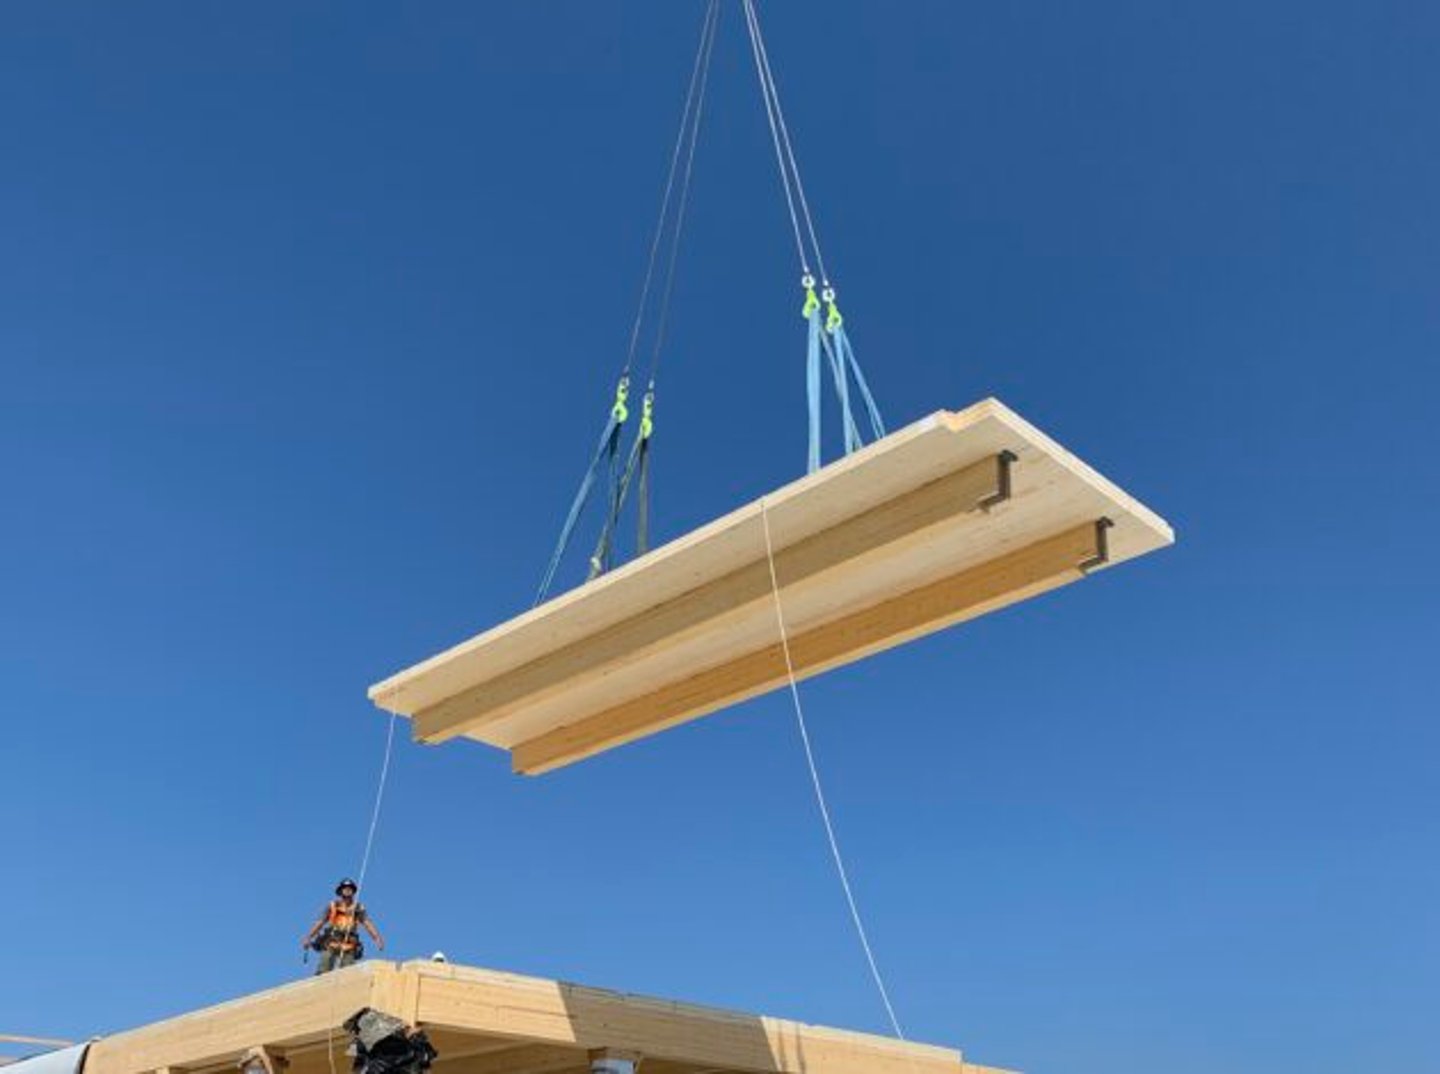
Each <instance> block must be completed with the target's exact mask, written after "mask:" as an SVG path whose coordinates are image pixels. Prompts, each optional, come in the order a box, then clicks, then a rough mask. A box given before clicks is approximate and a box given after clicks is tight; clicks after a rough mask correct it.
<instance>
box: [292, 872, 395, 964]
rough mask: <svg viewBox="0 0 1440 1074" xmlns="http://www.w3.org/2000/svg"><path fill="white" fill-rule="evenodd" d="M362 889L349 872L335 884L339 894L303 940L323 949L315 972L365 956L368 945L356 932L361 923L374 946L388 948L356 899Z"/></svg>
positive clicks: (303, 943) (312, 947) (309, 946)
mask: <svg viewBox="0 0 1440 1074" xmlns="http://www.w3.org/2000/svg"><path fill="white" fill-rule="evenodd" d="M359 890H360V889H359V887H358V886H356V884H355V881H353V880H351V879H350V878H349V877H348V876H347V877H346V878H345V879H344V880H342V881H340V883H338V884H336V885H335V896H336V897H335V898H334V899H331V900H330V902H328V903H327V904H326V905H325V908H324V909H323V910H321V911H320V919H319V920H318V921H316V922H315V924H314V925H312V926H311V927H310V931H309V932H307V933H306V934H305V938H304V939H303V940H301V941H300V946H301V947H302V948H304V949H306V950H309V951H318V952H319V953H320V964H319V965H318V966H316V967H315V974H316V976H319V975H320V974H322V973H329V972H330V971H331V970H338V969H339V968H340V967H341V966H348V965H350V964H351V963H352V962H358V961H359V960H360V959H362V958H364V957H365V947H364V945H363V944H362V943H361V942H360V937H359V936H358V935H357V933H358V932H359V931H360V928H361V927H362V926H363V927H364V929H365V931H366V932H368V933H369V934H370V938H371V939H372V940H374V941H375V946H376V947H378V948H379V949H380V950H381V951H383V950H385V941H384V940H383V939H381V937H380V931H379V930H378V929H377V928H376V927H375V922H373V921H371V920H370V915H369V913H367V912H366V910H365V907H363V906H361V905H360V904H359V903H358V902H356V901H355V895H356V893H357V892H358V891H359Z"/></svg>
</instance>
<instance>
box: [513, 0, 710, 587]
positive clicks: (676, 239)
mask: <svg viewBox="0 0 1440 1074" xmlns="http://www.w3.org/2000/svg"><path fill="white" fill-rule="evenodd" d="M719 18H720V0H709V2H708V4H707V5H706V8H705V17H704V19H703V21H702V22H701V27H700V40H699V43H698V44H697V46H696V49H695V59H694V62H693V63H692V65H691V70H690V82H689V85H688V87H687V89H686V93H685V105H684V108H683V109H682V110H681V116H680V129H679V132H678V133H677V134H676V137H675V144H674V146H673V148H672V149H671V152H670V164H669V169H668V173H667V175H666V179H665V187H664V190H663V193H662V194H661V198H660V211H659V213H658V217H657V220H656V223H655V232H654V234H653V236H652V237H651V240H650V252H649V256H648V258H647V260H646V265H645V275H644V278H643V281H642V283H641V287H640V300H639V302H638V303H637V305H636V310H635V320H634V322H633V323H632V325H631V329H630V342H629V346H628V348H627V350H626V355H625V363H624V365H623V366H622V368H621V370H620V376H619V379H618V381H617V382H616V385H615V397H614V401H613V403H612V404H611V407H610V413H609V416H608V417H607V419H606V422H605V427H604V429H603V430H602V431H601V434H600V439H599V442H598V443H597V444H596V447H595V452H594V455H593V456H592V457H591V460H590V465H589V467H588V468H587V469H586V471H585V475H584V477H583V478H582V479H581V481H580V487H579V488H578V489H577V490H576V492H575V496H574V498H573V499H572V500H571V502H570V509H569V511H568V512H567V514H566V516H565V522H564V524H563V525H562V526H561V528H560V536H559V538H558V539H557V541H556V542H555V549H554V552H553V553H552V554H551V556H550V562H549V564H548V565H547V566H546V569H545V573H544V575H543V576H542V577H541V580H540V585H539V588H538V589H537V590H536V594H535V601H534V603H535V605H536V606H538V605H539V604H540V603H541V602H542V601H544V600H545V598H546V597H547V596H548V595H549V592H550V586H551V584H552V583H553V582H554V580H555V574H556V572H557V571H558V570H559V568H560V562H561V560H562V559H563V558H564V556H565V551H566V549H567V548H569V546H570V540H571V537H572V536H573V534H574V532H575V527H576V525H577V524H578V523H579V520H580V515H581V513H582V512H583V511H584V509H585V505H586V504H587V503H588V502H589V499H590V495H591V492H592V491H593V489H594V485H595V481H596V478H597V477H598V476H599V475H600V474H601V473H602V472H605V471H606V470H607V469H608V472H609V481H608V484H609V487H610V496H609V503H608V506H607V514H606V519H607V521H606V524H605V526H604V528H603V529H602V531H601V536H600V540H599V541H597V543H596V548H595V552H594V553H593V554H592V556H591V558H590V577H592V578H593V577H594V576H595V575H597V574H599V573H601V572H603V571H604V570H606V569H608V567H609V559H610V541H611V537H610V533H611V531H613V529H614V526H615V523H616V521H617V520H618V516H619V514H620V511H621V509H622V508H623V507H624V504H625V498H626V496H627V495H628V492H629V487H630V482H631V479H632V477H633V476H634V475H637V474H638V476H639V496H640V498H641V499H642V501H643V500H644V499H646V498H647V497H648V495H649V451H650V445H649V441H650V438H651V435H652V433H653V431H654V422H653V410H654V403H655V377H656V373H657V371H658V368H659V364H660V354H661V350H662V347H663V345H664V335H665V325H666V322H667V320H668V316H669V307H670V295H671V292H672V290H673V287H674V282H675V266H676V261H677V258H678V255H679V250H680V236H681V233H682V225H683V222H684V214H685V210H686V208H687V206H688V204H689V192H690V178H691V174H692V171H693V166H694V161H695V145H696V142H697V140H698V138H699V133H700V117H701V114H702V110H703V104H704V99H705V90H706V87H707V85H708V82H709V75H710V56H711V53H712V51H713V49H714V45H715V32H716V26H717V24H718V22H719ZM687 146H688V149H687ZM682 160H683V162H684V167H683V168H682V167H681V164H682ZM677 179H678V180H679V184H680V186H679V194H678V198H677V197H676V181H677ZM672 203H673V204H675V205H676V208H675V211H674V212H673V213H672V211H671V205H672ZM667 225H668V230H669V233H670V236H671V242H670V253H669V257H668V263H667V267H666V271H665V279H664V284H663V287H662V288H661V291H660V295H661V298H660V313H659V323H658V326H657V329H656V335H655V343H654V348H653V350H652V352H651V358H650V370H649V380H648V383H647V387H646V391H645V398H644V405H643V410H642V419H641V423H640V428H639V430H638V432H637V435H636V439H635V442H634V444H633V445H632V447H631V451H630V455H629V457H628V458H627V459H626V461H625V463H624V465H623V467H622V466H621V464H620V440H621V437H622V435H623V432H624V426H625V423H626V422H627V421H628V420H629V416H630V409H629V403H630V372H631V368H632V366H633V365H634V362H635V357H636V355H637V353H638V352H639V348H640V339H641V335H642V331H641V330H642V328H643V325H644V322H645V314H646V311H647V310H648V309H649V308H650V295H651V291H652V288H653V285H654V282H655V269H656V265H657V264H658V262H659V257H660V249H661V246H662V243H663V240H664V237H665V235H666V233H667ZM637 513H638V516H639V517H638V520H637V545H639V546H640V547H641V550H642V551H643V550H644V546H645V545H646V544H648V541H649V533H648V530H649V510H648V505H647V504H646V503H644V502H642V503H641V505H640V507H639V510H638V512H637Z"/></svg>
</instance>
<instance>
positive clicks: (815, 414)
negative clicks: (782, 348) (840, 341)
mask: <svg viewBox="0 0 1440 1074" xmlns="http://www.w3.org/2000/svg"><path fill="white" fill-rule="evenodd" d="M805 320H806V321H808V322H809V325H810V328H809V333H810V334H809V341H808V343H807V345H806V348H805V399H806V402H807V403H808V404H809V406H810V453H809V455H808V457H807V461H806V472H807V473H811V474H813V473H814V472H815V471H816V470H818V469H820V339H821V332H820V307H819V304H818V303H817V304H816V306H815V308H814V309H812V310H811V311H810V312H809V313H808V314H806V315H805Z"/></svg>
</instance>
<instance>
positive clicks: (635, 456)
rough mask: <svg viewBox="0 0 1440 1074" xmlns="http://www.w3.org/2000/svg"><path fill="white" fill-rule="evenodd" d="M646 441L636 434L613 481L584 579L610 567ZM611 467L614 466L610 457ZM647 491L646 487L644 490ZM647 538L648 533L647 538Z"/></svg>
mask: <svg viewBox="0 0 1440 1074" xmlns="http://www.w3.org/2000/svg"><path fill="white" fill-rule="evenodd" d="M647 445H648V441H647V440H646V438H644V437H639V436H637V437H636V438H635V440H634V442H633V443H632V444H631V445H630V455H629V457H628V458H627V459H626V460H625V469H624V470H623V471H621V472H620V476H619V478H618V479H617V480H616V481H615V483H614V488H613V490H612V492H611V496H610V513H609V514H608V515H607V516H606V518H605V526H604V528H603V529H601V531H600V537H599V539H598V540H597V541H596V542H595V551H594V552H593V553H591V556H590V572H589V574H588V575H587V576H586V579H585V580H586V581H587V582H588V581H590V580H591V579H593V578H597V577H599V576H600V575H602V574H604V573H605V572H606V571H608V570H609V569H610V567H611V561H612V559H613V556H612V552H613V551H614V546H615V527H616V526H617V525H618V524H619V521H620V512H621V511H623V510H624V509H625V501H626V499H628V498H629V495H630V483H631V481H632V480H633V479H634V477H635V473H636V470H637V464H638V463H639V462H640V461H641V460H648V458H649V452H648V451H647V450H646V448H647ZM611 467H612V469H613V467H614V460H613V457H612V461H611ZM646 491H648V489H647V490H646ZM648 524H649V523H648V520H647V521H646V526H647V527H648ZM646 539H647V540H648V535H647V538H646Z"/></svg>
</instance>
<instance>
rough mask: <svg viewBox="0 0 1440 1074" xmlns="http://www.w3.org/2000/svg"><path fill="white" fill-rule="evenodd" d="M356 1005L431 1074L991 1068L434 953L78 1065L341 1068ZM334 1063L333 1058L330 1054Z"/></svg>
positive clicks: (232, 1008)
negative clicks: (423, 1057)
mask: <svg viewBox="0 0 1440 1074" xmlns="http://www.w3.org/2000/svg"><path fill="white" fill-rule="evenodd" d="M362 1007H370V1008H372V1009H374V1010H379V1011H384V1012H385V1013H387V1014H391V1015H394V1016H395V1017H397V1018H400V1019H402V1020H404V1021H405V1022H407V1023H408V1024H410V1025H412V1026H418V1027H420V1028H423V1029H425V1030H426V1032H427V1033H428V1034H429V1036H430V1039H431V1041H432V1042H433V1043H434V1045H435V1047H436V1049H437V1050H438V1051H439V1059H438V1060H437V1062H436V1065H435V1067H434V1071H435V1074H590V1069H591V1068H590V1063H591V1059H592V1058H595V1057H598V1056H601V1055H604V1054H607V1053H613V1054H621V1055H625V1056H627V1057H630V1058H632V1059H638V1060H639V1063H640V1067H639V1071H638V1074H1001V1072H998V1071H994V1070H992V1069H991V1068H986V1067H980V1066H976V1065H974V1064H971V1063H967V1062H965V1061H964V1059H963V1058H962V1056H961V1053H960V1052H959V1051H956V1050H954V1049H951V1048H941V1047H935V1046H932V1045H925V1044H909V1043H905V1042H902V1041H898V1040H894V1039H892V1038H889V1037H879V1036H872V1035H869V1034H864V1033H852V1032H848V1031H844V1030H838V1029H824V1028H820V1027H817V1026H810V1025H803V1024H801V1023H798V1022H790V1021H785V1020H782V1019H778V1018H766V1017H760V1016H756V1015H746V1014H737V1013H735V1012H732V1011H723V1010H717V1009H714V1008H710V1007H699V1006H692V1005H689V1004H685V1003H677V1002H673V1001H670V1000H659V999H649V998H645V997H642V996H633V995H626V994H622V993H619V992H609V991H604V990H602V989H596V988H586V987H582V986H579V985H571V984H564V983H561V982H558V981H549V980H542V979H539V978H533V977H521V976H517V975H514V974H507V973H497V972H494V971H491V970H482V969H473V968H470V967H465V966H457V965H451V964H443V963H434V962H405V963H394V962H382V961H369V962H361V963H359V964H357V965H354V966H350V967H347V968H345V969H342V970H336V971H335V972H333V973H329V974H325V975H323V976H320V977H311V978H307V979H306V980H303V981H297V982H295V983H293V984H287V985H282V986H280V987H279V988H272V989H270V990H269V991H266V992H260V993H257V994H255V995H251V996H245V997H243V998H241V999H236V1000H232V1001H231V1002H229V1003H222V1004H220V1005H219V1006H215V1007H209V1008H206V1009H204V1010H199V1011H195V1012H193V1013H190V1014H184V1015H181V1016H179V1017H177V1018H171V1019H168V1020H166V1021H162V1022H156V1023H154V1024H153V1025H148V1026H143V1027H141V1028H139V1029H132V1030H128V1031H126V1032H123V1033H117V1034H115V1035H113V1036H109V1037H102V1038H100V1039H99V1040H97V1041H95V1042H94V1043H93V1044H91V1046H90V1051H89V1055H88V1057H87V1059H86V1061H85V1065H84V1074H181V1072H184V1074H222V1072H223V1074H235V1071H236V1067H237V1064H238V1063H239V1062H240V1060H241V1059H242V1057H245V1056H247V1055H250V1054H253V1053H254V1051H255V1050H256V1049H263V1050H264V1052H265V1054H266V1055H267V1057H268V1058H270V1059H271V1060H272V1062H273V1061H274V1060H279V1061H280V1062H278V1063H273V1065H274V1066H275V1067H276V1068H277V1069H284V1071H285V1074H332V1071H340V1072H344V1074H348V1071H349V1059H348V1057H347V1056H346V1054H345V1048H346V1045H347V1044H348V1043H349V1037H348V1035H347V1034H346V1033H345V1032H344V1031H343V1029H342V1028H341V1025H342V1023H343V1022H344V1021H345V1020H346V1019H347V1018H349V1017H350V1016H351V1015H352V1014H354V1013H355V1012H356V1011H358V1010H359V1009H361V1008H362ZM332 1063H333V1065H332Z"/></svg>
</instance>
